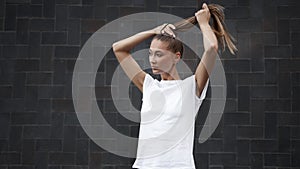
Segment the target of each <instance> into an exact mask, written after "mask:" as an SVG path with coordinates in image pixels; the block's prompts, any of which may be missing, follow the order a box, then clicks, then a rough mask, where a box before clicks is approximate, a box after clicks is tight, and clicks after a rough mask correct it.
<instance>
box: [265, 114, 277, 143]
mask: <svg viewBox="0 0 300 169" xmlns="http://www.w3.org/2000/svg"><path fill="white" fill-rule="evenodd" d="M264 120H265V121H264V125H265V138H277V134H278V133H277V131H278V129H277V124H278V116H277V113H265V116H264Z"/></svg>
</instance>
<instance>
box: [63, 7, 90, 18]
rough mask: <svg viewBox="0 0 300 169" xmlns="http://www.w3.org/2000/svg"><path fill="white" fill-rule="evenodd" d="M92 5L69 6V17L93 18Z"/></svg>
mask: <svg viewBox="0 0 300 169" xmlns="http://www.w3.org/2000/svg"><path fill="white" fill-rule="evenodd" d="M93 14H94V8H93V7H92V6H87V5H85V6H69V15H68V16H69V18H93Z"/></svg>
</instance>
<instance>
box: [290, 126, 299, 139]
mask: <svg viewBox="0 0 300 169" xmlns="http://www.w3.org/2000/svg"><path fill="white" fill-rule="evenodd" d="M290 138H291V139H299V138H300V127H299V126H291V137H290Z"/></svg>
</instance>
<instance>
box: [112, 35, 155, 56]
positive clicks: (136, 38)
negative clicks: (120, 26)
mask: <svg viewBox="0 0 300 169" xmlns="http://www.w3.org/2000/svg"><path fill="white" fill-rule="evenodd" d="M153 35H155V31H154V30H148V31H143V32H140V33H137V34H135V35H133V36H131V37H128V38H126V39H122V40H120V41H118V42H115V43H114V44H113V45H112V46H113V50H114V52H118V51H120V52H130V50H131V49H133V48H134V47H135V46H137V45H138V44H139V43H141V42H143V41H144V40H146V39H148V38H150V37H152V36H153Z"/></svg>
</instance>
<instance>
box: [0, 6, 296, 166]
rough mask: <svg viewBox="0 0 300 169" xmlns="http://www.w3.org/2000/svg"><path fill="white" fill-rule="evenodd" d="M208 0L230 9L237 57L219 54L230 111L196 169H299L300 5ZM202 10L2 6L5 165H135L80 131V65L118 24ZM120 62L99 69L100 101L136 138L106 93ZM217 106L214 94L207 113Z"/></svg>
mask: <svg viewBox="0 0 300 169" xmlns="http://www.w3.org/2000/svg"><path fill="white" fill-rule="evenodd" d="M209 2H215V3H219V4H221V5H223V6H224V7H225V8H226V10H225V14H226V19H227V20H226V23H227V25H228V28H229V30H230V32H232V34H233V35H234V36H235V37H236V39H237V41H238V48H239V52H238V54H237V55H236V56H233V55H230V54H229V52H228V51H226V52H225V53H224V54H223V55H222V57H221V59H222V62H223V65H224V69H225V72H226V78H227V85H228V91H227V93H228V94H227V102H226V108H225V113H224V115H223V117H222V121H221V123H220V125H219V126H218V128H217V130H216V131H215V133H214V134H213V136H212V137H211V138H210V139H209V140H208V141H207V142H205V143H203V144H198V143H197V142H196V143H195V151H194V155H195V160H196V165H197V168H201V169H206V168H210V169H296V168H297V169H299V168H300V134H299V133H300V106H299V103H300V43H299V41H300V12H299V9H300V3H299V2H300V1H298V0H222V1H219V0H218V1H217V0H215V1H209ZM197 6H198V3H197V1H195V0H186V1H179V0H161V1H159V0H122V1H121V0H101V1H100V0H99V1H98V0H97V1H96V0H56V1H55V0H0V151H1V153H0V169H47V168H48V169H79V168H80V169H96V168H103V169H104V168H105V169H108V168H109V169H111V168H113V169H119V168H130V166H131V165H132V163H133V161H134V159H129V158H124V157H119V156H116V155H114V154H111V153H108V152H105V151H104V150H103V149H102V148H100V147H98V146H97V145H96V144H95V143H94V142H93V141H92V140H90V139H89V138H88V136H87V135H86V134H85V133H84V131H83V129H82V127H81V126H80V125H79V122H78V120H77V117H76V114H75V112H74V107H73V102H72V91H71V87H72V85H71V82H72V81H71V80H72V72H73V67H74V63H75V60H76V58H77V56H78V53H79V51H80V49H81V47H82V45H83V44H84V43H85V41H86V40H87V39H88V38H89V37H90V36H91V35H92V34H93V33H94V32H95V31H96V30H97V29H99V28H100V27H101V26H103V25H105V24H106V23H108V22H110V21H112V20H114V19H117V18H119V17H121V16H124V15H127V14H132V13H137V12H144V11H152V12H156V11H159V12H166V13H170V14H174V15H177V16H180V17H187V16H190V15H192V14H193V13H194V12H195V11H196V9H197ZM186 61H187V63H188V62H190V63H192V64H193V63H194V62H192V61H191V60H186ZM117 64H118V63H117V62H116V60H115V59H114V58H113V56H107V57H106V58H105V59H104V61H103V63H101V66H100V68H99V70H98V71H99V76H97V83H98V84H99V86H100V87H98V88H97V89H96V92H97V93H99V94H98V96H99V100H98V104H99V107H101V108H102V109H103V110H105V112H108V113H107V114H106V115H105V118H106V119H107V121H108V122H109V123H110V124H111V125H112V126H114V127H115V128H116V129H118V130H119V131H120V132H121V133H124V134H127V135H130V136H133V137H136V136H137V133H138V124H136V123H132V122H130V121H127V120H125V119H124V118H122V117H121V116H120V115H119V114H118V113H117V111H116V110H115V108H114V105H113V102H112V100H111V94H110V93H109V92H107V91H109V90H110V86H109V84H110V76H111V71H112V70H114V69H115V67H116V66H117ZM130 91H131V97H132V98H139V97H140V94H139V93H138V92H137V91H136V88H132V90H130ZM137 100H138V99H133V104H134V105H135V106H136V107H139V106H140V105H139V102H138V101H137ZM209 102H210V93H208V98H207V99H206V100H205V102H204V103H203V105H202V107H201V109H200V112H201V113H202V114H205V112H207V111H208V108H209V105H210V104H209ZM202 114H200V115H199V116H198V118H197V122H196V123H197V126H196V128H197V129H196V134H195V136H196V137H198V136H199V133H200V130H201V124H203V120H204V118H203V117H204V115H202Z"/></svg>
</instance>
